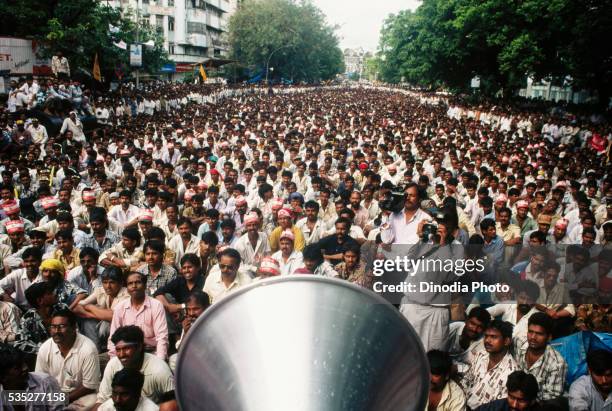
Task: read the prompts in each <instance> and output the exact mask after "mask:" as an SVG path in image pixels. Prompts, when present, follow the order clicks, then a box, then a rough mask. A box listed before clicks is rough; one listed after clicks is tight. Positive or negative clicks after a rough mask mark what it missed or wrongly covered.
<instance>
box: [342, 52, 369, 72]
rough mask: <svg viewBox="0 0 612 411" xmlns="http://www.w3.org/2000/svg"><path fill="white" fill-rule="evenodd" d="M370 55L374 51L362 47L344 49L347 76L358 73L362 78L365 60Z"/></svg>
mask: <svg viewBox="0 0 612 411" xmlns="http://www.w3.org/2000/svg"><path fill="white" fill-rule="evenodd" d="M370 57H372V53H370V52H369V51H365V50H364V49H362V48H358V49H344V65H345V67H346V69H345V70H344V71H345V74H346V75H347V76H350V75H358V76H359V78H361V77H362V76H363V74H364V72H365V62H366V60H367V59H368V58H370Z"/></svg>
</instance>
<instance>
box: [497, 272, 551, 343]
mask: <svg viewBox="0 0 612 411" xmlns="http://www.w3.org/2000/svg"><path fill="white" fill-rule="evenodd" d="M514 293H515V295H516V303H512V304H511V303H508V302H503V303H499V304H495V305H494V306H492V307H489V308H487V311H489V314H491V316H492V317H498V316H500V315H501V319H502V320H504V321H508V322H509V323H510V324H512V325H513V326H514V334H513V337H512V338H513V340H514V346H515V347H520V346H521V345H522V344H524V343H525V341H526V340H527V321H528V320H529V317H531V316H532V315H533V314H535V313H537V312H538V310H537V309H536V308H535V303H536V301H537V300H538V298H539V297H540V289H539V287H538V285H537V284H536V283H534V282H532V281H529V280H525V281H521V282H520V283H518V284H517V285H516V286H515V287H514Z"/></svg>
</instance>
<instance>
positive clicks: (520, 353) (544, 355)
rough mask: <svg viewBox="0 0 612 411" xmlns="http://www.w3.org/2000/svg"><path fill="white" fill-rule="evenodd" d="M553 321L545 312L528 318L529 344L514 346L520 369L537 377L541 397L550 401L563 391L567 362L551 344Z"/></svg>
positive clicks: (539, 396)
mask: <svg viewBox="0 0 612 411" xmlns="http://www.w3.org/2000/svg"><path fill="white" fill-rule="evenodd" d="M552 329H553V320H552V318H550V317H549V316H548V315H546V314H544V313H535V314H533V315H532V316H531V317H529V324H528V328H527V343H526V344H523V345H522V346H519V347H515V355H514V358H515V359H516V363H517V364H518V366H519V369H521V370H523V371H525V372H528V373H529V374H531V375H533V376H534V377H536V379H537V381H538V386H539V387H540V391H539V394H538V400H540V401H548V400H552V399H555V398H558V397H560V396H561V395H562V394H563V385H564V384H565V374H566V372H567V364H566V363H565V360H564V359H563V357H562V356H561V354H559V353H558V352H557V350H555V349H554V348H552V347H551V346H550V345H549V342H550V340H551V338H552Z"/></svg>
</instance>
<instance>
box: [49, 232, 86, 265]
mask: <svg viewBox="0 0 612 411" xmlns="http://www.w3.org/2000/svg"><path fill="white" fill-rule="evenodd" d="M55 241H56V242H57V248H56V249H55V251H53V252H52V253H51V254H47V255H45V256H43V257H44V258H54V259H56V260H59V261H61V262H62V264H64V267H65V268H66V271H69V270H72V269H73V268H74V267H77V266H78V265H79V261H80V260H79V253H80V250H79V249H78V248H77V247H76V246H75V244H74V238H73V235H72V230H60V231H58V232H57V234H55Z"/></svg>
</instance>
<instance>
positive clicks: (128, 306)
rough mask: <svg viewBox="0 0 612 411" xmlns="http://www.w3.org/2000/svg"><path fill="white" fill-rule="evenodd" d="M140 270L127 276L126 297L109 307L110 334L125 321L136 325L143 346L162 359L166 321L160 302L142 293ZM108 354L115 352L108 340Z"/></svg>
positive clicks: (165, 352)
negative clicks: (110, 308)
mask: <svg viewBox="0 0 612 411" xmlns="http://www.w3.org/2000/svg"><path fill="white" fill-rule="evenodd" d="M146 281H147V279H146V277H145V275H144V274H141V273H136V272H132V273H130V274H129V275H128V277H127V281H126V283H127V291H128V294H129V295H130V298H129V299H125V300H123V301H121V302H119V303H118V304H117V306H116V307H115V308H114V309H113V319H112V321H111V329H110V334H111V335H113V334H114V333H115V330H116V329H117V328H119V327H124V326H126V325H137V326H138V327H140V329H141V330H142V331H143V332H144V343H145V348H144V349H145V350H146V351H148V352H154V353H155V354H156V355H157V356H158V357H159V358H161V359H162V360H165V359H166V355H167V353H168V325H167V323H166V312H165V311H164V306H163V305H162V303H160V302H159V301H157V300H156V299H154V298H151V297H149V296H148V295H147V294H146V290H145V284H146ZM108 350H109V352H110V355H111V356H113V355H115V347H114V345H113V343H112V342H111V341H109V343H108Z"/></svg>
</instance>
